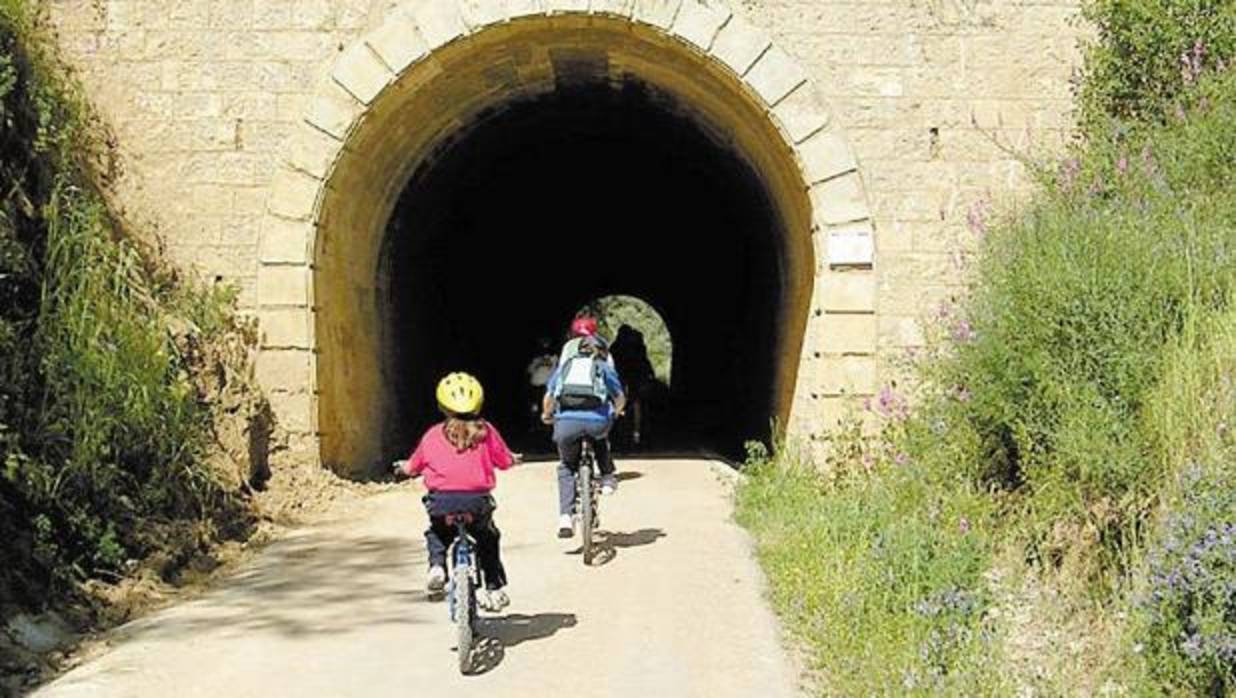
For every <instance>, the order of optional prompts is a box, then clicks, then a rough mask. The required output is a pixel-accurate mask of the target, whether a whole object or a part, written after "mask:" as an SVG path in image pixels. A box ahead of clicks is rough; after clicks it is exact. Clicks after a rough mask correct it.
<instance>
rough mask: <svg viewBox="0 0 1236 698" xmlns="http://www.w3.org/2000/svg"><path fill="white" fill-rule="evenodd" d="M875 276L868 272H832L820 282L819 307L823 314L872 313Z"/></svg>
mask: <svg viewBox="0 0 1236 698" xmlns="http://www.w3.org/2000/svg"><path fill="white" fill-rule="evenodd" d="M876 289H877V283H876V275H875V274H873V273H871V272H869V271H834V272H831V273H828V274H825V275H824V278H823V279H821V282H820V306H821V308H820V309H821V310H823V311H825V312H834V313H838V312H839V313H873V312H875V310H876V293H877V290H876Z"/></svg>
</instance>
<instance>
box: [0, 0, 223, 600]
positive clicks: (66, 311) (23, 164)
mask: <svg viewBox="0 0 1236 698" xmlns="http://www.w3.org/2000/svg"><path fill="white" fill-rule="evenodd" d="M43 45H44V43H43V39H42V38H41V35H40V30H39V28H38V26H37V24H36V22H35V18H34V14H33V9H32V8H31V7H30V6H28V5H27V3H25V2H23V1H22V0H0V120H2V121H3V126H4V128H3V130H0V299H2V300H3V304H2V305H0V449H3V452H2V453H3V455H2V469H0V496H2V498H3V504H4V506H2V507H0V536H3V537H5V539H6V540H8V541H12V542H13V544H12V545H8V546H6V547H5V548H4V553H3V555H4V559H3V560H0V563H3V564H0V569H2V570H3V572H0V577H3V579H0V582H2V584H0V588H2V591H0V602H3V601H11V600H14V599H13V598H12V596H11V595H16V596H18V597H22V598H19V599H16V600H19V601H21V600H24V601H26V602H30V601H45V600H46V593H47V591H48V585H49V584H51V585H53V587H55V588H54V589H53V590H56V589H58V590H61V591H63V590H64V589H66V588H69V585H68V584H64V582H70V581H73V580H75V579H80V578H81V577H83V576H93V575H98V574H106V575H112V576H114V575H116V574H118V573H120V572H122V571H123V569H124V564H125V562H126V560H128V559H130V558H140V557H142V556H143V555H144V554H145V553H147V552H148V551H149V550H150V549H151V547H154V546H158V545H160V544H164V543H165V542H166V541H162V540H160V534H159V531H158V525H159V524H158V522H162V523H165V524H169V525H171V524H173V523H174V522H177V521H181V522H200V523H202V524H203V525H205V526H206V527H207V528H209V527H210V526H211V523H210V518H211V516H212V515H214V514H223V512H225V511H226V512H228V513H226V514H225V515H226V516H231V515H232V513H233V512H232V511H231V510H232V509H235V508H237V505H236V503H235V502H233V501H232V500H231V499H230V497H231V496H230V495H227V494H226V493H224V492H223V491H222V489H221V487H220V486H219V485H218V484H217V483H216V481H215V479H214V478H213V477H212V474H211V472H210V471H209V470H208V469H207V468H206V467H205V465H204V463H203V460H204V458H203V457H204V455H205V453H206V450H207V446H208V443H209V439H210V437H211V415H210V412H209V406H208V405H207V404H206V403H205V402H204V401H203V396H202V395H199V391H198V389H197V388H195V387H194V384H193V381H192V372H193V371H194V370H195V367H194V366H193V365H192V357H190V356H187V355H185V354H184V353H183V352H182V349H183V347H181V346H178V343H177V341H176V338H175V337H174V332H173V329H174V328H175V327H177V326H179V325H183V324H185V323H186V321H188V322H197V323H198V327H197V330H196V331H197V333H198V337H199V339H200V341H210V340H211V339H212V338H213V337H217V336H220V335H222V334H223V333H226V332H230V331H232V330H233V329H235V327H236V326H235V320H233V319H232V314H231V307H230V298H229V296H227V295H226V294H223V293H220V292H217V291H206V290H203V289H199V288H197V287H196V286H195V285H194V284H193V283H191V282H187V281H183V280H178V279H176V278H175V277H174V275H172V274H171V273H169V272H165V271H161V270H160V269H161V268H160V267H159V265H157V264H156V263H154V262H153V261H152V259H151V257H150V256H149V255H148V254H147V253H146V251H145V250H144V248H142V247H141V246H140V245H139V244H137V243H136V242H135V241H134V240H133V239H131V238H129V237H127V236H126V235H125V233H124V231H123V229H122V228H121V226H120V225H119V223H118V221H117V220H116V219H115V217H114V216H113V215H112V213H111V211H110V210H109V209H108V206H107V199H106V196H105V193H104V190H103V187H104V186H105V185H106V180H105V178H104V177H103V176H102V175H101V173H102V172H103V171H105V170H106V169H107V168H106V162H107V158H108V157H109V156H108V153H107V150H106V148H105V147H104V146H103V144H102V143H101V140H100V137H99V134H101V133H103V130H102V129H101V126H100V124H98V123H97V121H96V120H95V119H94V117H93V116H92V115H91V112H90V110H89V108H88V107H87V105H86V104H85V102H84V101H83V100H82V99H81V97H80V96H79V93H78V91H77V89H76V87H75V86H73V85H72V84H71V83H70V82H68V81H66V79H65V77H64V73H63V71H61V70H60V69H59V67H58V65H57V64H56V63H55V61H54V59H53V58H52V57H51V55H50V54H49V53H47V52H46V51H45V50H44V49H43V48H42V46H43ZM186 319H187V320H186ZM32 561H33V562H34V563H35V567H34V568H33V569H32V568H31V567H30V566H31V563H32ZM14 575H15V576H16V577H17V579H12V578H11V577H12V576H14ZM58 582H59V583H60V584H58V585H57V583H58Z"/></svg>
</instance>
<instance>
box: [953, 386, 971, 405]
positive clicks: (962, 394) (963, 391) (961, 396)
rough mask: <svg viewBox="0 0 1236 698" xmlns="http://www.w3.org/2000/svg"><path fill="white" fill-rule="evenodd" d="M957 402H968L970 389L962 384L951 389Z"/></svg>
mask: <svg viewBox="0 0 1236 698" xmlns="http://www.w3.org/2000/svg"><path fill="white" fill-rule="evenodd" d="M953 394H954V396H955V397H956V398H957V402H963V403H964V402H970V389H969V388H967V387H966V386H964V385H959V386H957V387H956V388H955V389H954V391H953Z"/></svg>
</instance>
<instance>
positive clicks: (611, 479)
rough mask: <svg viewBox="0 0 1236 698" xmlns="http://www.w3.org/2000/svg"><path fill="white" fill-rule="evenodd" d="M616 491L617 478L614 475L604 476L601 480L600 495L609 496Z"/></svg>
mask: <svg viewBox="0 0 1236 698" xmlns="http://www.w3.org/2000/svg"><path fill="white" fill-rule="evenodd" d="M617 490H618V478H617V476H614V475H606V476H605V477H603V478H601V494H603V495H606V496H609V495H611V494H613V493H614V492H615V491H617Z"/></svg>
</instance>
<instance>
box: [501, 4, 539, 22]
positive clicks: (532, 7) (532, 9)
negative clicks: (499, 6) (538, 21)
mask: <svg viewBox="0 0 1236 698" xmlns="http://www.w3.org/2000/svg"><path fill="white" fill-rule="evenodd" d="M505 2H506V16H507V17H509V18H511V19H516V18H518V17H528V16H531V15H543V14H545V8H544V7H542V6H541V0H505Z"/></svg>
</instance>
